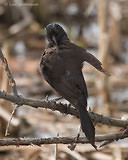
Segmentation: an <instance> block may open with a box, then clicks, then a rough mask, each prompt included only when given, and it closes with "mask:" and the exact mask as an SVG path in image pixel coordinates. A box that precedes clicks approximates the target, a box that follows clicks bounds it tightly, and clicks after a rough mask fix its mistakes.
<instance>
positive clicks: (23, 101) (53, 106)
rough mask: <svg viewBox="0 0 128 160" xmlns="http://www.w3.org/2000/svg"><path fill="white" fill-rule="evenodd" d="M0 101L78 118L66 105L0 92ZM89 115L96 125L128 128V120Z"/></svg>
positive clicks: (72, 109) (71, 108)
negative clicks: (45, 109)
mask: <svg viewBox="0 0 128 160" xmlns="http://www.w3.org/2000/svg"><path fill="white" fill-rule="evenodd" d="M0 99H5V100H8V101H11V102H13V103H15V104H17V105H20V106H22V105H28V106H30V107H33V108H38V107H40V108H47V109H50V110H52V111H59V112H61V113H64V114H71V115H74V116H76V117H77V118H78V117H79V115H78V112H77V110H76V109H75V108H74V107H72V106H67V105H66V104H62V103H56V102H55V101H46V100H34V99H30V98H24V97H21V96H20V97H17V96H14V95H10V94H8V93H5V92H1V91H0ZM89 115H90V117H91V119H92V120H93V121H95V122H96V123H102V124H106V125H110V126H116V127H123V128H124V127H127V126H128V120H120V119H116V118H110V117H107V116H103V115H99V114H96V113H93V112H89Z"/></svg>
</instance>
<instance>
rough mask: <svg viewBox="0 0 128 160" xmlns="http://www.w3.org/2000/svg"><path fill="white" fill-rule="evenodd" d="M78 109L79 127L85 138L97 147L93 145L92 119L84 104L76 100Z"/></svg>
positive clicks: (93, 129)
mask: <svg viewBox="0 0 128 160" xmlns="http://www.w3.org/2000/svg"><path fill="white" fill-rule="evenodd" d="M78 111H79V117H80V121H81V127H82V131H83V132H84V133H85V135H86V137H87V139H88V140H89V141H90V143H91V145H92V146H93V147H94V148H95V149H97V147H96V145H95V127H94V125H93V123H92V120H91V118H90V116H89V114H88V111H87V110H86V108H85V106H82V105H81V104H80V103H79V102H78Z"/></svg>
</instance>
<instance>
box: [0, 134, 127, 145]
mask: <svg viewBox="0 0 128 160" xmlns="http://www.w3.org/2000/svg"><path fill="white" fill-rule="evenodd" d="M127 137H128V133H124V132H118V133H114V134H112V133H111V134H104V135H97V136H96V138H95V142H102V141H106V140H116V141H117V140H120V139H124V138H127ZM75 138H76V137H52V138H8V139H7V138H6V139H0V146H10V145H16V146H19V145H22V146H28V145H38V146H40V145H42V144H60V143H62V144H71V143H82V144H84V143H89V141H88V139H87V138H85V137H79V139H78V140H77V142H76V139H75Z"/></svg>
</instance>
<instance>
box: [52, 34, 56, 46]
mask: <svg viewBox="0 0 128 160" xmlns="http://www.w3.org/2000/svg"><path fill="white" fill-rule="evenodd" d="M52 40H53V42H54V43H55V44H56V45H57V41H56V38H55V36H52Z"/></svg>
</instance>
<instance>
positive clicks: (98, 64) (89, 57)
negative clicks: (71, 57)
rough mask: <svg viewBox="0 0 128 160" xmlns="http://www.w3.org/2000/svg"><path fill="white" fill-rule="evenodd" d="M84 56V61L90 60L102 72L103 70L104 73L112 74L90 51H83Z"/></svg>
mask: <svg viewBox="0 0 128 160" xmlns="http://www.w3.org/2000/svg"><path fill="white" fill-rule="evenodd" d="M82 58H83V61H86V62H88V63H89V64H91V65H92V66H93V67H95V68H96V69H97V70H99V71H100V72H103V73H104V74H106V75H108V76H110V74H109V73H108V72H107V71H106V70H105V69H103V68H102V63H101V62H100V61H99V60H98V59H97V58H96V57H95V56H93V55H92V54H91V53H89V52H88V51H85V50H83V51H82Z"/></svg>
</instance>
